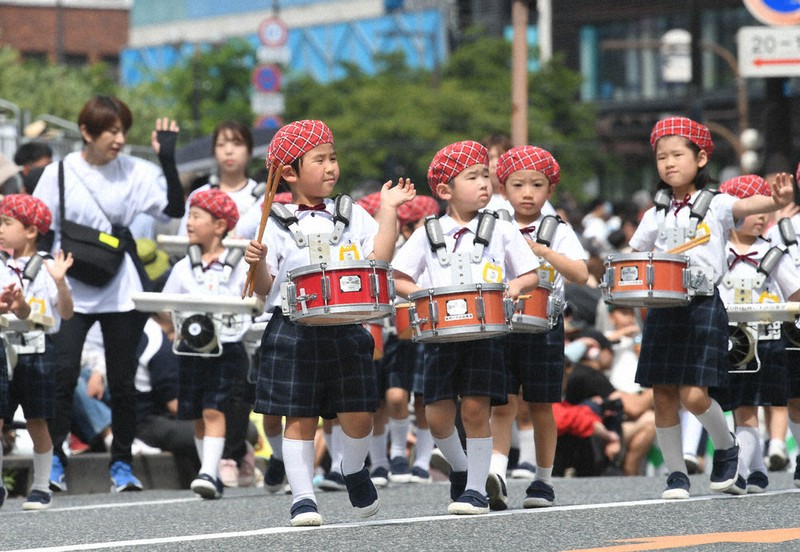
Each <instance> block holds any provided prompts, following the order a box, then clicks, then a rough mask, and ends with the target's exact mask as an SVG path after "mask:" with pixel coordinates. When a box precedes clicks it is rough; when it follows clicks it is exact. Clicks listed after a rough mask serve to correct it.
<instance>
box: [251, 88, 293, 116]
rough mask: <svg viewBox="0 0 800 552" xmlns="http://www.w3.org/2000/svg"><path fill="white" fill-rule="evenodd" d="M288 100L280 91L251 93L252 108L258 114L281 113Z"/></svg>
mask: <svg viewBox="0 0 800 552" xmlns="http://www.w3.org/2000/svg"><path fill="white" fill-rule="evenodd" d="M285 108H286V100H285V98H284V97H283V94H281V93H280V92H254V93H253V94H251V95H250V109H252V110H253V113H255V114H256V115H271V114H281V113H283V111H284V109H285Z"/></svg>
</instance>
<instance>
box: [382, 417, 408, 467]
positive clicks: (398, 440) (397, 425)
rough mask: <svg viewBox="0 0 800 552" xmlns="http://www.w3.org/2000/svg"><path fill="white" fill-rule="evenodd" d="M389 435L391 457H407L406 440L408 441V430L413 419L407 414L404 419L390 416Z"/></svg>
mask: <svg viewBox="0 0 800 552" xmlns="http://www.w3.org/2000/svg"><path fill="white" fill-rule="evenodd" d="M388 426H389V436H390V440H391V448H390V449H389V458H397V457H398V456H403V457H405V455H406V442H407V441H408V430H409V429H410V428H411V419H410V418H409V417H408V416H406V417H405V418H403V419H399V420H398V419H397V418H389V424H388Z"/></svg>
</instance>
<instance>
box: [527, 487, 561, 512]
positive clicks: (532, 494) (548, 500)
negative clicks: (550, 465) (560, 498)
mask: <svg viewBox="0 0 800 552" xmlns="http://www.w3.org/2000/svg"><path fill="white" fill-rule="evenodd" d="M555 501H556V493H555V491H553V486H552V485H548V484H547V483H545V482H544V481H533V482H532V483H531V484H530V485H528V489H527V490H526V491H525V500H523V501H522V506H523V507H525V508H547V507H548V506H552V505H553V503H554V502H555Z"/></svg>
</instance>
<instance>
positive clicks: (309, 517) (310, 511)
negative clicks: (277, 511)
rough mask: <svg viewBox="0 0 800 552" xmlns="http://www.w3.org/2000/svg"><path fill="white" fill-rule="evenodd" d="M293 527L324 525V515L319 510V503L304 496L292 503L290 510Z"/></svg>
mask: <svg viewBox="0 0 800 552" xmlns="http://www.w3.org/2000/svg"><path fill="white" fill-rule="evenodd" d="M290 515H291V516H292V521H291V523H292V527H317V526H319V525H322V516H321V515H319V511H318V510H317V503H316V502H314V501H313V500H311V499H310V498H303V499H301V500H298V501H297V502H295V503H294V504H292V509H291V511H290Z"/></svg>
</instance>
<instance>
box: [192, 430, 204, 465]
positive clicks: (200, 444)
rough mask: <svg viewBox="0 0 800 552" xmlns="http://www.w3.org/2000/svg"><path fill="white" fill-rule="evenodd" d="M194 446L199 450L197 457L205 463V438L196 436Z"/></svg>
mask: <svg viewBox="0 0 800 552" xmlns="http://www.w3.org/2000/svg"><path fill="white" fill-rule="evenodd" d="M194 448H195V450H197V457H198V458H199V459H200V463H201V464H202V463H203V438H202V437H197V436H195V438H194Z"/></svg>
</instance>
